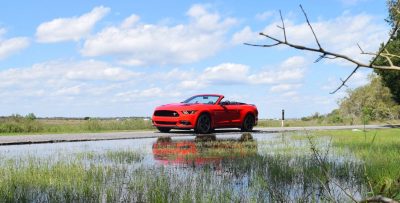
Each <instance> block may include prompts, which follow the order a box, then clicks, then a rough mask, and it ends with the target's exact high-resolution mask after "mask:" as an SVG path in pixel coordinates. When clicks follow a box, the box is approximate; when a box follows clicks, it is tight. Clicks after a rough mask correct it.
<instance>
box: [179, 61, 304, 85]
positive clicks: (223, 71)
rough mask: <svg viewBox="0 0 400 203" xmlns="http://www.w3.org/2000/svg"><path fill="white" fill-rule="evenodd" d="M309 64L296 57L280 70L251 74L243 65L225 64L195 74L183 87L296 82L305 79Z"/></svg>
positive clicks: (279, 68)
mask: <svg viewBox="0 0 400 203" xmlns="http://www.w3.org/2000/svg"><path fill="white" fill-rule="evenodd" d="M306 66H307V63H306V61H305V59H304V58H303V57H300V56H294V57H290V58H288V59H286V60H285V61H283V62H282V63H281V64H280V65H279V66H278V68H274V69H265V70H262V71H257V72H251V71H250V67H249V66H247V65H243V64H235V63H223V64H219V65H217V66H212V67H208V68H205V69H204V71H203V72H202V73H199V74H194V75H197V77H192V79H190V80H183V81H182V82H181V83H180V86H181V87H185V88H188V89H200V88H204V87H207V86H210V85H237V84H244V85H259V84H272V85H279V84H281V83H287V82H296V81H299V80H301V79H302V78H303V77H304V73H305V70H306Z"/></svg>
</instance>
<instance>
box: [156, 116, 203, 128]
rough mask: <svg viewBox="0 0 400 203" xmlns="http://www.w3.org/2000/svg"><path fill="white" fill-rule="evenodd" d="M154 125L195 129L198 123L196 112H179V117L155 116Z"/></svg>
mask: <svg viewBox="0 0 400 203" xmlns="http://www.w3.org/2000/svg"><path fill="white" fill-rule="evenodd" d="M152 122H153V125H154V126H156V127H164V128H175V129H193V128H194V127H195V123H196V114H190V115H185V114H179V116H178V117H169V116H154V115H153V117H152Z"/></svg>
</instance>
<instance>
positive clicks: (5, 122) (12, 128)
mask: <svg viewBox="0 0 400 203" xmlns="http://www.w3.org/2000/svg"><path fill="white" fill-rule="evenodd" d="M154 129H155V128H154V127H153V126H152V123H151V121H150V120H143V119H128V120H41V119H37V120H29V119H25V118H9V119H1V120H0V135H19V134H39V133H44V134H49V133H88V132H109V131H134V130H154Z"/></svg>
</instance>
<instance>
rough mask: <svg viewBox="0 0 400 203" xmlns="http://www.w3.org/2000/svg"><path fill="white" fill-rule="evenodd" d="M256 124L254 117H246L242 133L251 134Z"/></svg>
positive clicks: (249, 115)
mask: <svg viewBox="0 0 400 203" xmlns="http://www.w3.org/2000/svg"><path fill="white" fill-rule="evenodd" d="M254 123H255V119H254V116H253V115H251V114H248V115H246V117H245V118H244V120H243V123H242V127H241V128H240V129H241V130H242V131H245V132H249V131H252V130H253V127H254Z"/></svg>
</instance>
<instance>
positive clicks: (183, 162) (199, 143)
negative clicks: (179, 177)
mask: <svg viewBox="0 0 400 203" xmlns="http://www.w3.org/2000/svg"><path fill="white" fill-rule="evenodd" d="M152 148H153V155H154V159H155V160H156V161H157V162H158V163H159V164H162V165H179V166H184V167H188V166H190V167H200V166H204V165H212V166H213V167H214V168H215V169H217V170H218V169H221V168H222V167H223V166H224V163H226V160H235V159H243V158H245V157H249V156H254V155H256V154H257V142H256V141H255V140H254V139H253V137H252V135H251V134H250V133H244V134H242V136H241V137H240V138H237V139H217V138H216V136H215V135H202V136H197V137H196V138H195V139H194V140H193V139H191V140H172V139H171V138H170V137H161V138H158V139H157V141H156V142H155V143H154V144H153V147H152Z"/></svg>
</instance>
